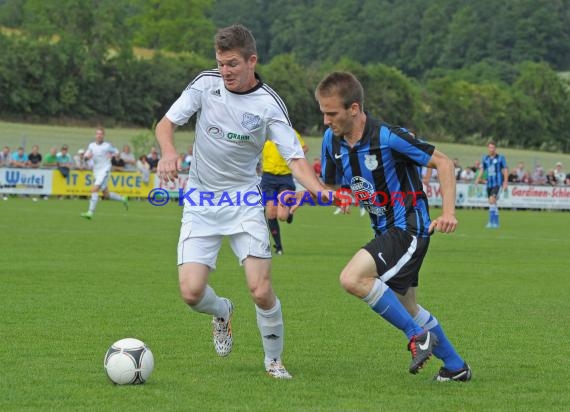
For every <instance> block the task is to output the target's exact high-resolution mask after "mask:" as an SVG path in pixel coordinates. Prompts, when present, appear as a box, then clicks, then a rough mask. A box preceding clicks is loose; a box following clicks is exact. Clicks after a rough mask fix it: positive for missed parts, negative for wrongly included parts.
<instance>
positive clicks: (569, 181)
mask: <svg viewBox="0 0 570 412" xmlns="http://www.w3.org/2000/svg"><path fill="white" fill-rule="evenodd" d="M566 186H570V173H568V174H567V175H566Z"/></svg>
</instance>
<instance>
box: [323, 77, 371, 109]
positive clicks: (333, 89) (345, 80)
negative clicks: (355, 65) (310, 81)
mask: <svg viewBox="0 0 570 412" xmlns="http://www.w3.org/2000/svg"><path fill="white" fill-rule="evenodd" d="M335 94H336V95H338V96H340V98H341V99H342V103H343V105H344V108H345V109H348V108H349V107H350V105H352V104H353V103H357V104H358V105H359V106H360V111H362V110H363V107H364V89H363V88H362V84H360V82H359V81H358V79H357V78H356V77H355V76H354V75H353V74H352V73H349V72H332V73H330V74H328V75H327V76H326V77H325V78H324V79H323V80H321V82H320V83H319V85H318V86H317V88H316V90H315V97H316V98H317V100H318V98H319V96H322V97H329V96H332V95H335Z"/></svg>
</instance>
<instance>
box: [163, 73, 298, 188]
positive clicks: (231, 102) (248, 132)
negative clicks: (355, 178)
mask: <svg viewBox="0 0 570 412" xmlns="http://www.w3.org/2000/svg"><path fill="white" fill-rule="evenodd" d="M194 113H198V118H197V122H196V138H195V143H194V159H193V162H192V163H191V165H190V172H189V179H188V187H192V188H198V189H200V190H208V191H213V192H216V193H220V192H224V191H226V192H229V193H232V192H234V193H235V192H236V191H247V190H252V189H255V187H256V185H257V182H258V177H257V173H256V165H257V162H258V160H259V156H260V154H261V152H262V150H263V145H264V143H265V140H266V139H270V140H272V141H273V142H275V144H276V145H277V148H278V149H279V151H280V153H281V155H282V156H283V157H284V158H285V160H290V159H293V158H303V157H305V155H304V153H303V149H302V148H301V145H300V144H299V142H298V140H297V138H296V135H295V131H294V130H293V128H292V127H291V123H290V121H289V117H288V113H287V108H286V107H285V104H284V103H283V101H282V100H281V98H280V97H279V96H278V95H277V93H275V92H274V91H273V90H272V89H271V88H270V87H269V86H267V85H266V84H264V83H263V82H262V81H261V79H259V83H258V85H257V86H255V87H254V88H253V89H251V90H249V91H247V92H243V93H233V92H230V91H229V90H227V89H226V88H225V86H224V82H223V80H222V77H221V75H220V72H219V71H218V70H210V71H204V72H202V73H200V74H199V75H198V76H197V77H196V78H195V79H194V80H193V81H192V82H191V83H190V84H189V85H188V87H187V88H186V89H185V90H184V91H183V92H182V95H181V96H180V97H179V98H178V100H176V102H174V104H173V105H172V107H171V108H170V110H169V111H168V112H167V113H166V117H167V118H168V119H169V120H170V121H171V122H172V123H174V124H177V125H182V124H185V123H186V122H187V121H188V119H189V118H190V117H191V116H192V115H194Z"/></svg>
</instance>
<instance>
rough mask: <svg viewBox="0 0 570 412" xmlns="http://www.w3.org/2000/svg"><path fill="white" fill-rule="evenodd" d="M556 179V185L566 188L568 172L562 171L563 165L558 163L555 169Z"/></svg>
mask: <svg viewBox="0 0 570 412" xmlns="http://www.w3.org/2000/svg"><path fill="white" fill-rule="evenodd" d="M554 177H555V178H556V185H557V186H564V183H565V181H566V172H564V171H563V170H562V163H561V162H557V163H556V166H555V168H554Z"/></svg>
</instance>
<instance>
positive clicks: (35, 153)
mask: <svg viewBox="0 0 570 412" xmlns="http://www.w3.org/2000/svg"><path fill="white" fill-rule="evenodd" d="M28 160H29V161H30V163H29V167H31V168H33V169H37V168H39V167H40V166H41V165H42V155H41V154H40V148H39V146H38V145H37V144H35V145H34V146H32V151H31V152H30V154H29V155H28Z"/></svg>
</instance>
